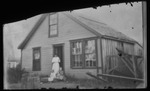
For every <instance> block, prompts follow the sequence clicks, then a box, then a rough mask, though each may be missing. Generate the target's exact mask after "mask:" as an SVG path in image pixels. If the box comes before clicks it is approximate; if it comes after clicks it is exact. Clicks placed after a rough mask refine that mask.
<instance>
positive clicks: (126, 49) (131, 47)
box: [123, 43, 134, 54]
mask: <svg viewBox="0 0 150 91" xmlns="http://www.w3.org/2000/svg"><path fill="white" fill-rule="evenodd" d="M123 47H124V52H125V53H128V54H134V45H133V44H129V43H123Z"/></svg>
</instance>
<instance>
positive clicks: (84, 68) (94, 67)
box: [71, 67, 97, 69]
mask: <svg viewBox="0 0 150 91" xmlns="http://www.w3.org/2000/svg"><path fill="white" fill-rule="evenodd" d="M71 69H97V67H84V68H83V67H71Z"/></svg>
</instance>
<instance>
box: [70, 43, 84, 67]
mask: <svg viewBox="0 0 150 91" xmlns="http://www.w3.org/2000/svg"><path fill="white" fill-rule="evenodd" d="M72 62H73V66H74V67H82V65H83V63H82V42H81V41H77V42H73V43H72Z"/></svg>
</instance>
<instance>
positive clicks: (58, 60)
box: [48, 57, 60, 81]
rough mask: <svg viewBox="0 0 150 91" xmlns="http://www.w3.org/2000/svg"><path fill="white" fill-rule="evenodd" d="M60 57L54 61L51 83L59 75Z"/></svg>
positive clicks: (54, 58)
mask: <svg viewBox="0 0 150 91" xmlns="http://www.w3.org/2000/svg"><path fill="white" fill-rule="evenodd" d="M59 62H60V59H59V57H53V59H52V63H53V65H52V71H53V72H52V73H51V74H50V77H49V78H48V80H49V81H53V80H54V78H56V74H57V73H59Z"/></svg>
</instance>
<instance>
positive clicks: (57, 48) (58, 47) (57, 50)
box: [53, 44, 64, 71]
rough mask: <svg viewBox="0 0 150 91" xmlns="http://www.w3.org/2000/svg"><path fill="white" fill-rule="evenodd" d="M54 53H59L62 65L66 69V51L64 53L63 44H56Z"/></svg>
mask: <svg viewBox="0 0 150 91" xmlns="http://www.w3.org/2000/svg"><path fill="white" fill-rule="evenodd" d="M53 49H54V50H53V54H57V56H58V57H59V58H60V63H59V64H60V67H61V68H62V70H63V71H64V55H63V54H64V53H63V44H56V45H54V46H53Z"/></svg>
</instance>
